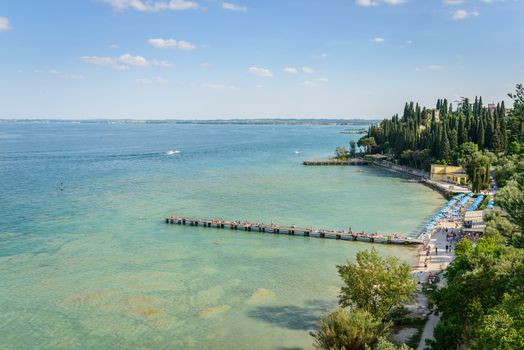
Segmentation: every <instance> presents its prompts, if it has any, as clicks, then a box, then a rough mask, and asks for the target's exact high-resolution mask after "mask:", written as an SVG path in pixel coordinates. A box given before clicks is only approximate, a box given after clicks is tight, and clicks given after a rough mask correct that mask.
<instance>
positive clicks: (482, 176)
mask: <svg viewBox="0 0 524 350" xmlns="http://www.w3.org/2000/svg"><path fill="white" fill-rule="evenodd" d="M490 165H491V158H490V157H489V156H488V155H486V154H483V153H480V152H477V153H475V154H473V155H472V156H471V157H470V158H469V159H468V161H467V163H466V172H467V173H468V176H469V180H470V182H471V187H472V190H473V192H477V193H478V192H480V191H482V190H484V189H487V188H489V174H490Z"/></svg>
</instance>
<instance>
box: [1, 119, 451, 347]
mask: <svg viewBox="0 0 524 350" xmlns="http://www.w3.org/2000/svg"><path fill="white" fill-rule="evenodd" d="M343 129H344V127H341V126H250V125H247V126H240V125H222V126H217V125H162V124H160V125H111V124H36V123H35V124H14V123H13V124H11V123H4V124H0V179H1V181H0V271H1V278H0V339H1V346H0V347H2V348H6V349H33V348H38V349H122V348H126V349H151V348H162V349H167V348H171V349H181V348H184V349H185V348H195V349H217V348H218V349H237V348H257V349H291V348H310V347H311V344H312V339H311V337H310V336H309V335H308V331H309V330H310V329H312V328H313V327H314V325H315V323H316V321H317V319H318V316H319V315H320V314H322V313H325V312H327V311H328V310H330V309H332V308H334V307H336V304H337V293H338V287H339V285H340V282H339V278H338V275H337V272H336V268H335V265H336V264H342V263H344V262H345V261H346V260H347V259H353V258H354V256H355V253H356V252H357V251H358V250H359V249H364V248H370V245H369V244H365V243H353V242H340V241H333V240H321V239H315V238H303V237H288V236H274V235H270V234H259V233H245V232H231V231H229V230H215V229H204V228H192V227H179V226H176V225H166V224H164V223H163V218H164V217H165V216H166V215H171V214H178V215H187V216H197V217H210V218H213V217H223V218H225V219H238V220H245V219H247V220H253V221H259V220H260V221H263V222H270V221H274V222H277V223H283V224H296V225H307V226H317V227H324V228H337V229H342V228H347V227H348V226H350V225H351V226H352V227H353V229H358V230H364V229H365V230H368V231H379V232H401V233H404V234H409V235H412V236H414V235H416V232H417V229H418V228H420V227H422V225H423V223H424V221H425V219H427V218H428V217H430V216H431V215H432V214H433V213H435V212H436V211H437V210H438V207H439V206H440V205H442V204H443V203H444V202H445V201H444V199H443V198H442V197H440V195H438V194H436V193H435V192H432V191H431V190H429V189H428V188H426V187H423V186H421V185H419V184H416V183H412V182H409V181H407V180H406V179H403V178H399V177H397V176H393V175H392V174H390V173H388V172H384V171H381V170H377V169H374V168H371V167H304V166H302V165H301V161H302V160H303V159H305V158H320V157H324V156H327V155H329V154H331V153H332V150H333V149H334V148H335V146H337V145H341V144H347V142H348V139H349V138H350V137H353V138H355V139H356V138H357V137H358V135H344V134H340V133H339V131H341V130H343ZM170 150H172V151H174V150H179V151H180V152H179V153H175V152H169V151H170ZM295 150H298V151H300V154H298V155H297V154H295V152H294V151H295ZM170 153H171V154H170ZM61 182H63V183H64V187H65V190H64V191H63V192H61V191H60V190H59V188H60V183H61ZM375 247H376V248H377V249H379V251H380V252H381V253H383V254H395V255H398V256H400V257H402V258H404V259H407V260H409V259H410V258H411V256H410V254H411V253H412V252H411V250H410V249H409V248H405V247H393V246H383V245H376V246H375Z"/></svg>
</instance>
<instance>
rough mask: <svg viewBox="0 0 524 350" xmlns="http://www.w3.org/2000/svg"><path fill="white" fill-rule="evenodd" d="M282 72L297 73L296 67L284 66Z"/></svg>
mask: <svg viewBox="0 0 524 350" xmlns="http://www.w3.org/2000/svg"><path fill="white" fill-rule="evenodd" d="M284 72H286V73H289V74H297V73H298V69H296V68H293V67H286V68H284Z"/></svg>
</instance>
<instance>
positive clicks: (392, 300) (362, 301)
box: [337, 249, 416, 319]
mask: <svg viewBox="0 0 524 350" xmlns="http://www.w3.org/2000/svg"><path fill="white" fill-rule="evenodd" d="M356 260H357V261H356V263H353V262H348V263H347V264H346V265H342V266H338V267H337V268H338V273H339V274H340V277H341V278H342V280H343V281H344V286H343V287H342V289H341V293H340V297H339V302H340V305H341V306H342V307H348V306H351V307H358V308H361V309H363V310H366V311H368V312H369V313H370V314H371V315H373V316H374V317H376V318H377V319H384V318H385V317H386V315H387V314H388V312H389V311H390V310H391V309H392V308H394V307H395V306H397V305H398V304H399V303H401V302H406V301H409V300H411V298H412V297H413V294H414V293H415V290H416V283H415V280H414V279H413V277H412V276H411V267H410V266H409V265H408V264H406V263H402V262H401V261H400V260H399V259H398V258H396V257H393V256H387V257H384V258H383V257H381V256H380V255H379V254H378V252H377V251H376V250H375V249H372V250H362V251H359V252H358V253H357V259H356Z"/></svg>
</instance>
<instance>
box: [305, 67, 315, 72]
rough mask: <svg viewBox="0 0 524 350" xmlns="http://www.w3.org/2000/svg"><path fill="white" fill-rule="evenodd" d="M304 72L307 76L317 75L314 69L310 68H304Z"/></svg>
mask: <svg viewBox="0 0 524 350" xmlns="http://www.w3.org/2000/svg"><path fill="white" fill-rule="evenodd" d="M302 72H304V73H306V74H313V73H315V71H314V70H313V68H310V67H302Z"/></svg>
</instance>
